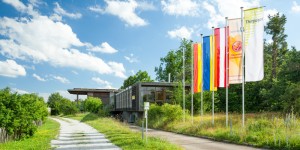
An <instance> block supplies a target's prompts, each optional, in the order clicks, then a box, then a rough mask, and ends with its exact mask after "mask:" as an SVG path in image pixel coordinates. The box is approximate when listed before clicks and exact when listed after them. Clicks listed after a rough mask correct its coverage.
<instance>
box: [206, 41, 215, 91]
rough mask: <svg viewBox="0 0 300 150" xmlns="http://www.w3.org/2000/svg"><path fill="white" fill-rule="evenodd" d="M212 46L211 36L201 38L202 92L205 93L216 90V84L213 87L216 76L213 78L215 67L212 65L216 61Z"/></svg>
mask: <svg viewBox="0 0 300 150" xmlns="http://www.w3.org/2000/svg"><path fill="white" fill-rule="evenodd" d="M213 44H214V41H213V36H205V37H203V90H207V91H208V90H210V91H213V90H214V91H216V90H217V86H216V85H217V84H215V85H213V83H214V81H216V76H213V75H214V73H215V72H216V66H215V65H213V64H214V63H215V60H216V55H215V52H214V49H213ZM213 71H214V72H213Z"/></svg>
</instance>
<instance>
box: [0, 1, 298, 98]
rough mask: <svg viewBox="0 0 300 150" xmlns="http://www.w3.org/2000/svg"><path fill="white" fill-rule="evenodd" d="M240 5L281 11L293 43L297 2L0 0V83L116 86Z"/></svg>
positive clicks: (33, 89) (52, 87)
mask: <svg viewBox="0 0 300 150" xmlns="http://www.w3.org/2000/svg"><path fill="white" fill-rule="evenodd" d="M241 6H243V7H244V8H252V7H256V6H266V7H265V16H268V14H275V13H277V12H279V13H281V14H285V15H286V16H287V24H286V33H287V34H288V39H287V40H288V43H289V46H296V48H298V49H299V48H300V38H299V37H298V36H297V33H298V32H295V29H296V26H297V25H298V26H299V24H300V21H299V19H300V0H288V1H282V0H260V1H259V0H249V1H248V0H230V1H227V0H226V1H225V0H149V1H146V0H125V1H121V0H84V1H77V0H58V1H55V0H54V1H53V0H49V1H42V0H24V1H19V0H1V2H0V88H5V87H10V88H11V89H12V90H14V91H17V92H19V93H27V92H29V93H38V94H39V95H40V96H43V97H45V98H47V97H48V95H49V94H51V93H53V92H60V93H61V94H62V95H63V96H65V97H68V98H70V99H73V98H74V96H72V95H69V94H68V93H67V89H72V88H119V87H120V86H121V85H122V83H123V80H124V79H126V77H128V76H130V75H132V74H134V73H136V72H137V71H138V70H145V71H147V72H148V73H149V74H150V75H151V77H152V78H153V79H155V72H154V67H155V66H159V63H160V60H159V59H160V57H164V56H165V55H166V54H167V52H168V51H169V50H171V49H176V48H178V46H179V44H180V39H181V38H187V39H191V40H193V41H199V40H200V39H199V38H200V37H199V35H200V34H201V33H202V34H204V35H209V34H210V33H211V30H210V29H211V27H212V26H215V27H222V26H224V22H225V20H224V18H225V17H229V18H238V17H240V16H239V14H240V7H241ZM265 38H266V39H267V41H269V40H270V39H268V38H269V37H267V36H266V37H265Z"/></svg>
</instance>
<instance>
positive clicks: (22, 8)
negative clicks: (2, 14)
mask: <svg viewBox="0 0 300 150" xmlns="http://www.w3.org/2000/svg"><path fill="white" fill-rule="evenodd" d="M3 2H4V3H6V4H9V5H11V6H13V7H14V8H15V9H16V10H18V11H19V12H22V13H27V14H29V15H31V16H33V17H35V16H38V15H39V13H38V12H37V11H34V10H33V5H35V4H31V3H30V4H28V6H26V5H24V4H23V3H22V2H21V1H19V0H3Z"/></svg>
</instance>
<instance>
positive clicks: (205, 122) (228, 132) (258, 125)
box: [149, 113, 300, 149]
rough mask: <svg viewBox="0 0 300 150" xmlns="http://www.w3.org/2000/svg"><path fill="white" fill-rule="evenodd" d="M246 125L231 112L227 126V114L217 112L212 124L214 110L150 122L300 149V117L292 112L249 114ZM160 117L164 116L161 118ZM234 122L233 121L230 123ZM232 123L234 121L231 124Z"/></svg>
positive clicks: (171, 128)
mask: <svg viewBox="0 0 300 150" xmlns="http://www.w3.org/2000/svg"><path fill="white" fill-rule="evenodd" d="M245 117H246V121H245V127H244V128H243V127H242V122H241V121H242V116H241V115H240V114H231V115H230V118H229V126H228V128H226V124H225V122H226V121H225V120H226V119H225V114H215V123H214V126H212V118H211V114H207V115H204V116H202V117H200V116H195V117H194V123H192V121H191V117H190V116H187V117H186V122H183V121H182V119H180V120H177V121H172V122H168V123H166V122H159V121H158V122H155V123H152V124H151V122H150V123H149V126H150V127H152V128H158V129H162V130H166V131H171V132H176V133H183V134H187V135H193V136H200V137H209V138H212V139H215V140H220V141H222V140H226V141H230V142H233V143H238V144H250V145H253V146H257V147H267V148H273V149H300V119H297V118H296V117H295V116H293V115H289V116H288V115H287V116H286V115H284V116H282V115H280V114H279V113H257V114H246V116H245ZM158 120H164V119H163V118H159V119H158ZM230 122H231V123H230ZM230 124H232V125H230Z"/></svg>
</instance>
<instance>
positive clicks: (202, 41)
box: [201, 34, 204, 119]
mask: <svg viewBox="0 0 300 150" xmlns="http://www.w3.org/2000/svg"><path fill="white" fill-rule="evenodd" d="M201 54H202V59H201V61H202V63H201V64H202V71H201V73H202V76H201V119H202V116H203V71H204V68H203V63H204V62H203V55H204V54H203V34H201Z"/></svg>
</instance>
